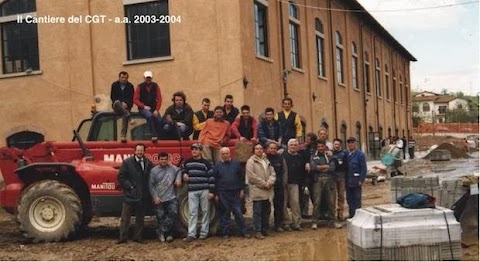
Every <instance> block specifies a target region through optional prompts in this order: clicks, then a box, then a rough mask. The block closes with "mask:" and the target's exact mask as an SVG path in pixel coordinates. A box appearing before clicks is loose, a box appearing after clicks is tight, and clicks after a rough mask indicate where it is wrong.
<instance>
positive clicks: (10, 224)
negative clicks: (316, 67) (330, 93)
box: [0, 161, 479, 261]
mask: <svg viewBox="0 0 480 262" xmlns="http://www.w3.org/2000/svg"><path fill="white" fill-rule="evenodd" d="M423 162H424V161H418V163H423ZM414 163H415V162H414V161H412V164H414ZM419 165H420V166H419V167H418V168H422V167H421V165H423V164H419ZM477 170H478V168H477ZM390 198H391V197H390V182H389V181H386V182H381V183H379V184H378V185H376V186H374V185H372V184H371V183H366V184H365V187H364V191H363V199H362V202H363V206H364V207H366V206H372V205H378V204H385V203H390ZM247 206H250V205H247ZM251 216H252V213H251V209H250V208H249V209H248V211H247V214H246V217H247V223H249V224H251ZM147 224H150V226H148V227H147V228H146V231H147V232H146V234H145V237H146V243H145V244H138V243H134V242H128V243H127V244H123V245H117V244H115V241H116V239H117V238H118V225H119V221H118V219H116V218H101V219H94V221H93V222H92V223H91V224H90V230H89V233H88V235H86V236H84V237H81V238H79V239H76V240H72V241H69V242H62V243H40V244H31V243H28V242H26V240H25V239H24V238H23V237H22V235H21V234H20V233H19V231H18V228H17V225H16V222H15V220H14V218H13V216H12V215H10V214H7V213H5V212H4V211H3V210H2V209H0V260H347V259H348V255H347V244H346V240H347V239H346V228H345V227H344V228H342V229H331V228H327V227H321V228H320V229H319V230H317V231H313V230H310V229H309V224H308V221H306V223H305V224H304V226H305V229H304V231H302V232H284V233H271V235H270V236H269V237H267V238H266V239H265V240H256V239H243V238H239V237H231V238H229V239H226V240H225V239H222V238H219V237H211V238H209V239H207V240H205V241H194V242H192V243H184V242H183V241H181V239H176V240H175V241H174V242H173V243H160V242H158V241H157V240H156V239H155V235H154V233H153V225H154V224H153V220H151V219H149V220H147ZM478 258H479V250H478V244H477V245H474V246H471V247H468V248H466V247H464V248H462V260H473V261H478Z"/></svg>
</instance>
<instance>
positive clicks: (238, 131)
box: [112, 71, 367, 243]
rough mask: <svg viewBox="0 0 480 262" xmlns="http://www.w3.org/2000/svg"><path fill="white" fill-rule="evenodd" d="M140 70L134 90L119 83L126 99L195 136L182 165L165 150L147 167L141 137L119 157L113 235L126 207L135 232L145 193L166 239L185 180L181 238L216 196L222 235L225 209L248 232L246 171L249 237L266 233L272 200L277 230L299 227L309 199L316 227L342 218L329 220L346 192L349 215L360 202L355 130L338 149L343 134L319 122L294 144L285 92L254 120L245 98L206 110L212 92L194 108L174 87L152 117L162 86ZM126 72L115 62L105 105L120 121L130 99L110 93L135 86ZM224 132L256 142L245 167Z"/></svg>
mask: <svg viewBox="0 0 480 262" xmlns="http://www.w3.org/2000/svg"><path fill="white" fill-rule="evenodd" d="M144 77H145V82H144V83H142V84H140V85H139V86H138V87H137V89H136V90H135V91H134V92H133V91H132V92H130V91H126V92H124V94H126V93H133V100H132V101H133V103H135V104H136V105H137V106H138V107H139V111H140V114H142V115H143V116H144V117H145V118H146V119H147V122H148V124H149V126H150V128H151V131H152V133H154V134H157V136H161V135H167V137H168V135H177V136H178V134H180V136H181V137H182V138H183V139H188V137H189V136H190V135H191V134H192V133H193V138H194V139H197V140H198V141H199V143H194V144H193V145H192V146H191V148H190V149H191V155H192V158H190V159H188V160H186V161H185V162H184V163H183V165H182V166H181V167H175V166H172V165H171V164H169V162H168V154H166V153H165V152H160V153H159V155H158V159H159V163H158V165H157V166H155V167H154V166H153V164H152V163H151V162H150V161H149V160H148V159H146V158H145V156H144V152H145V145H143V144H138V145H137V146H136V147H135V154H134V156H132V157H130V158H128V159H126V160H125V161H124V163H123V164H122V167H121V168H120V170H119V175H118V179H119V182H120V184H121V186H122V188H123V190H124V203H123V211H122V219H121V221H122V222H121V226H120V239H119V241H118V242H119V243H124V242H126V240H127V232H128V225H129V222H130V216H131V215H132V212H134V211H135V216H136V226H135V233H134V237H133V239H134V240H135V241H139V242H141V241H142V237H141V234H142V230H143V216H144V213H145V201H146V200H147V199H150V198H151V199H152V200H151V201H152V203H153V205H154V211H155V212H154V213H155V214H156V217H157V221H158V224H159V227H158V229H157V235H158V238H159V240H160V241H162V242H165V241H167V242H169V241H173V235H172V233H171V232H172V227H173V222H174V221H175V220H176V218H177V216H178V200H177V199H176V196H175V191H174V187H175V186H177V187H178V186H180V185H181V184H182V183H186V187H187V191H188V203H189V226H188V234H187V236H186V237H185V238H184V239H183V240H184V241H185V242H191V241H193V240H195V239H197V220H198V213H199V208H200V209H201V211H202V221H201V225H202V226H201V230H200V232H199V235H198V239H206V238H207V236H208V234H209V210H210V207H209V200H214V201H216V202H217V203H218V207H219V211H220V235H221V236H223V237H225V238H227V237H229V236H230V231H229V226H230V220H231V219H230V216H231V214H232V213H233V215H234V217H235V222H236V224H237V226H238V228H239V232H240V235H241V236H243V237H246V238H250V237H251V236H250V234H249V233H248V232H247V227H246V225H245V221H244V218H243V212H242V202H243V201H242V199H243V198H244V197H245V179H244V177H246V181H247V184H248V189H249V197H250V199H251V200H252V202H253V226H254V229H255V235H254V236H255V238H257V239H263V238H265V237H266V236H267V235H268V231H269V218H270V213H271V206H272V204H273V209H274V230H275V231H277V232H282V231H285V230H288V231H290V230H297V231H301V230H302V227H301V219H302V213H304V212H305V210H307V211H306V212H308V207H309V201H311V202H312V205H313V216H312V229H317V228H318V226H319V221H320V220H328V222H329V225H330V226H331V227H336V228H339V227H341V224H340V223H337V222H340V221H343V220H344V215H343V213H344V210H343V208H344V205H345V194H346V199H347V203H348V207H349V217H353V215H354V214H355V210H356V209H358V208H360V207H361V194H362V185H363V183H364V181H365V178H366V172H367V169H366V159H365V155H364V154H363V153H362V152H361V150H359V149H358V148H357V140H356V139H355V138H354V137H350V138H349V139H347V141H346V142H347V148H346V150H345V149H344V148H343V141H341V140H340V139H335V140H334V141H333V143H331V142H330V141H329V140H328V138H327V130H326V129H324V128H322V129H321V130H320V131H319V132H318V137H317V136H316V135H315V134H314V133H308V134H307V135H306V139H305V143H303V144H299V139H298V138H300V137H301V136H302V134H303V127H302V124H301V122H300V117H299V115H298V114H297V113H296V112H294V111H292V107H293V101H292V99H291V98H285V99H283V100H282V108H283V109H282V111H280V112H278V113H275V110H274V109H273V108H271V107H268V108H266V109H265V111H264V117H263V119H261V120H260V121H258V122H257V120H256V119H255V118H254V117H252V116H251V115H250V108H249V106H247V105H244V106H242V107H241V108H240V110H238V109H237V108H236V107H234V106H233V97H232V96H231V95H227V96H225V99H224V105H223V106H217V107H215V109H214V110H213V111H210V110H209V106H210V100H209V99H208V98H205V99H203V100H202V109H201V110H199V111H197V112H195V113H193V111H192V109H191V107H190V106H189V105H188V104H186V103H185V100H186V97H185V94H184V93H183V92H176V93H175V94H174V95H173V99H172V101H173V102H174V104H173V105H172V106H170V107H169V108H167V110H166V111H165V114H164V116H163V118H160V114H159V113H158V110H159V108H160V105H161V94H160V89H159V88H158V85H157V84H155V83H154V82H152V81H151V79H152V73H151V72H150V71H147V72H145V73H144ZM127 79H128V74H127V73H126V72H120V74H119V81H117V82H118V83H117V82H115V83H114V84H112V102H113V104H112V105H113V108H114V110H115V111H116V112H118V113H119V114H122V115H123V117H124V121H127V120H128V114H129V112H130V109H131V106H132V103H131V102H129V101H127V100H121V99H120V96H114V93H115V92H119V89H120V90H122V92H123V91H125V90H126V89H127V87H131V88H132V89H133V87H132V86H131V84H128V81H126V80H127ZM122 83H123V84H122ZM122 86H123V87H122ZM148 92H150V95H148ZM153 101H154V102H155V103H153ZM149 118H150V120H149ZM158 126H159V127H160V128H158ZM124 127H126V125H124ZM171 130H174V131H171ZM124 138H125V139H126V128H125V132H124V130H123V129H122V140H123V139H124ZM153 139H154V140H156V139H158V137H152V140H153ZM229 139H238V140H239V141H249V142H250V143H252V144H253V145H254V146H253V152H252V153H253V154H252V156H251V157H250V158H249V159H248V161H247V162H246V164H245V166H244V167H243V166H242V164H241V163H239V162H238V161H235V160H232V157H231V152H230V149H229V148H228V147H225V146H226V144H227V142H228V140H229ZM306 193H308V194H306ZM337 199H338V201H337ZM287 208H288V209H290V214H291V215H290V216H288V215H287V214H289V213H288V210H287ZM335 211H336V212H335Z"/></svg>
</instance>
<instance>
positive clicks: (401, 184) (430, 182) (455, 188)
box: [390, 176, 469, 208]
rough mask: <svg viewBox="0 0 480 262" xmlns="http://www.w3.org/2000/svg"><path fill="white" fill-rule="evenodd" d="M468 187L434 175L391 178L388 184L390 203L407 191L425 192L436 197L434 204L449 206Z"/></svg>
mask: <svg viewBox="0 0 480 262" xmlns="http://www.w3.org/2000/svg"><path fill="white" fill-rule="evenodd" d="M468 189H469V188H466V187H463V182H462V180H460V179H457V180H445V181H442V183H441V187H440V180H439V178H438V177H437V176H435V177H404V176H397V177H394V178H392V180H391V185H390V194H391V203H396V202H397V199H398V198H399V197H400V196H402V195H406V194H409V193H425V194H429V195H431V196H433V197H435V198H436V203H435V204H436V205H437V206H441V207H446V208H451V207H452V206H453V204H455V202H457V200H459V199H460V198H461V197H462V196H463V194H465V192H467V190H468Z"/></svg>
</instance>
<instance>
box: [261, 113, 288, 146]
mask: <svg viewBox="0 0 480 262" xmlns="http://www.w3.org/2000/svg"><path fill="white" fill-rule="evenodd" d="M268 125H269V123H268V121H267V120H265V119H262V120H261V121H260V123H259V125H258V127H257V129H258V138H259V139H260V142H261V143H262V144H263V145H265V144H267V139H272V140H275V141H278V139H279V138H282V130H281V129H280V123H279V122H278V121H275V120H274V121H273V122H272V125H273V126H272V127H273V133H274V134H273V137H271V136H270V133H269V132H268Z"/></svg>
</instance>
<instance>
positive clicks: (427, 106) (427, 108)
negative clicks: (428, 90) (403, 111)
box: [422, 102, 430, 112]
mask: <svg viewBox="0 0 480 262" xmlns="http://www.w3.org/2000/svg"><path fill="white" fill-rule="evenodd" d="M422 110H423V112H430V104H429V103H427V102H425V103H423V104H422Z"/></svg>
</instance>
